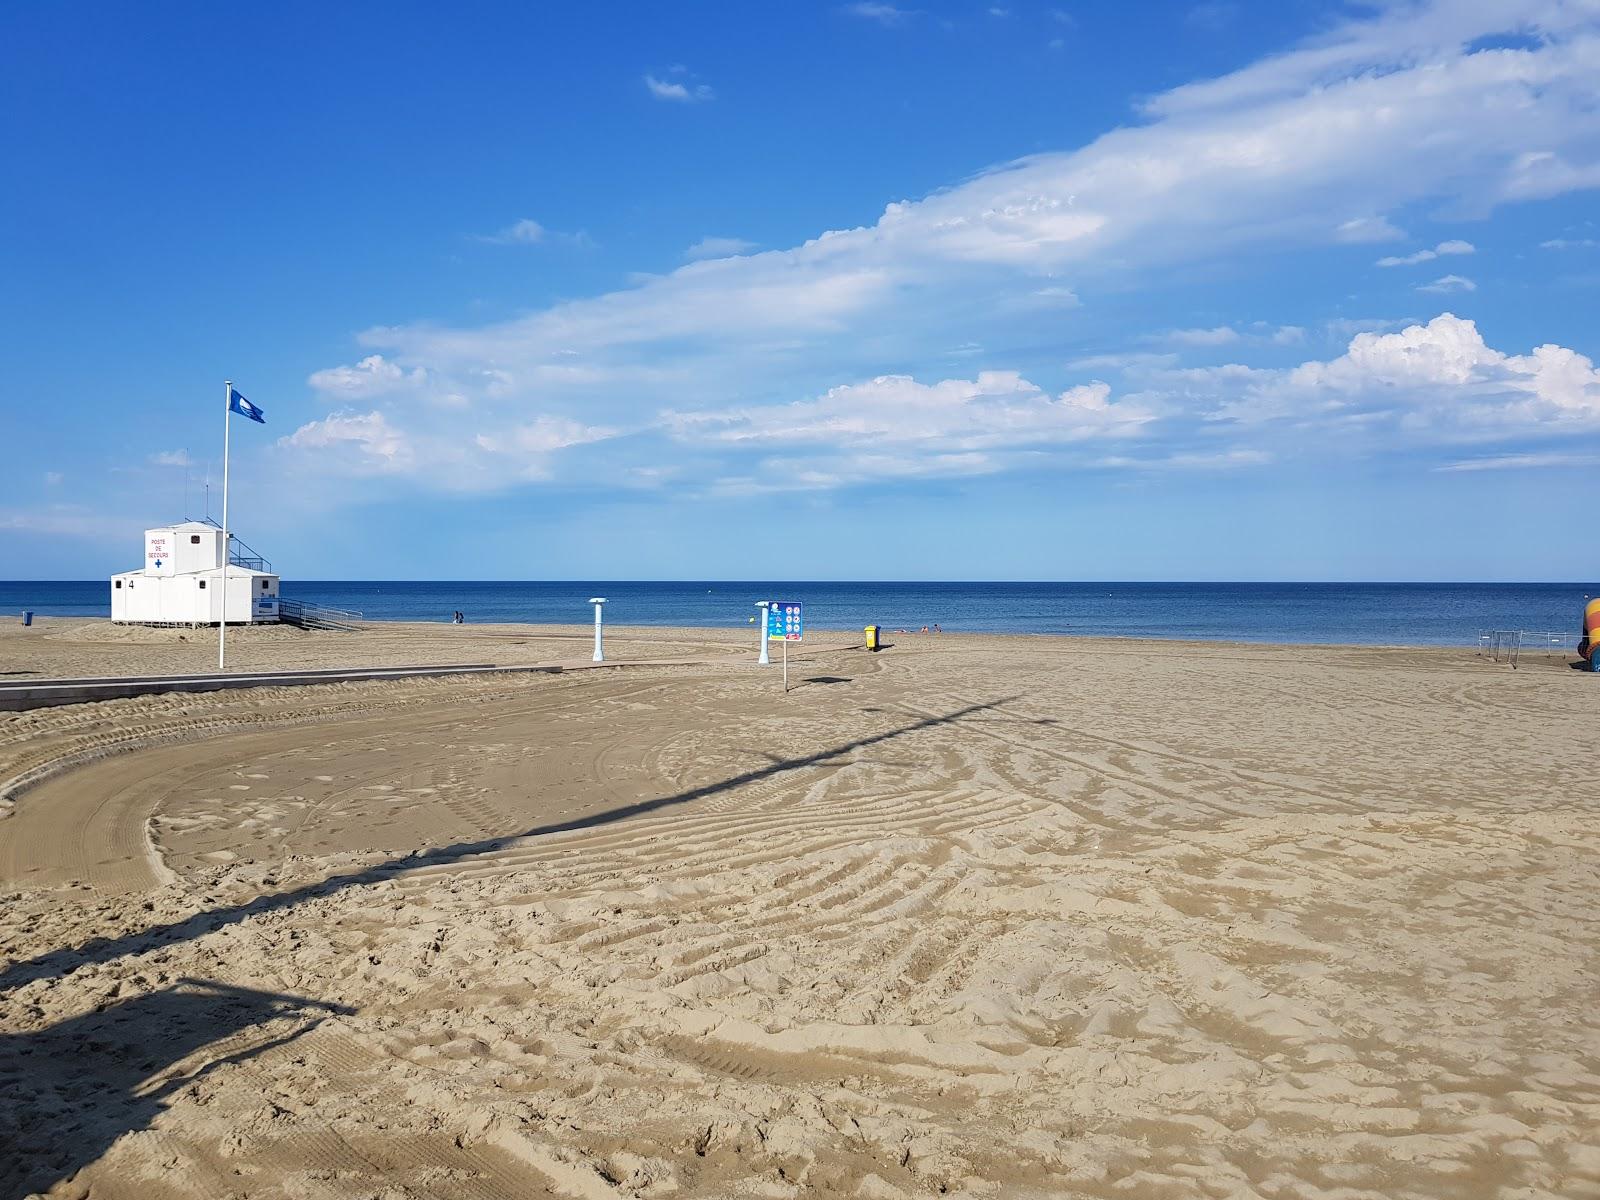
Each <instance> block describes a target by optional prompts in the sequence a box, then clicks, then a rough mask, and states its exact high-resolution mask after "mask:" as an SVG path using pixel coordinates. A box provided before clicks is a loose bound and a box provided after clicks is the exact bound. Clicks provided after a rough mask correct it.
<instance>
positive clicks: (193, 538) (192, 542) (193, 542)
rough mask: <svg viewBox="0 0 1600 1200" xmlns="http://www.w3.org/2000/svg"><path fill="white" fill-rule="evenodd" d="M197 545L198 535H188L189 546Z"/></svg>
mask: <svg viewBox="0 0 1600 1200" xmlns="http://www.w3.org/2000/svg"><path fill="white" fill-rule="evenodd" d="M199 544H200V535H199V534H198V533H191V534H190V535H189V545H191V546H198V545H199Z"/></svg>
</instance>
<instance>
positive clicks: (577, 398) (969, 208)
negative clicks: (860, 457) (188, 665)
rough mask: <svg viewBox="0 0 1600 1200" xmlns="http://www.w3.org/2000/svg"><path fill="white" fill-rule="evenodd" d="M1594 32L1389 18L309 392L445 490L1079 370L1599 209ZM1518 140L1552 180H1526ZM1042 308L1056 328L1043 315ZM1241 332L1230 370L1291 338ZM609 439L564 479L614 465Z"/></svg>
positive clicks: (1201, 385)
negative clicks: (375, 403)
mask: <svg viewBox="0 0 1600 1200" xmlns="http://www.w3.org/2000/svg"><path fill="white" fill-rule="evenodd" d="M886 7H887V6H886ZM893 11H894V12H895V13H900V14H903V13H904V12H905V10H901V9H894V10H893ZM855 15H856V16H862V17H869V16H870V19H873V20H884V19H888V18H887V15H886V14H881V13H880V14H868V13H867V12H864V11H856V12H855ZM1595 26H1596V22H1595V21H1594V20H1593V19H1592V18H1591V17H1587V16H1580V15H1579V14H1578V10H1577V9H1576V8H1573V7H1570V6H1569V7H1562V6H1556V5H1548V6H1547V5H1545V4H1543V3H1542V2H1541V0H1511V2H1510V3H1508V4H1506V5H1504V6H1502V7H1501V8H1499V9H1497V10H1496V11H1495V12H1494V13H1492V14H1490V13H1488V12H1487V10H1486V8H1485V7H1484V6H1478V5H1459V4H1438V5H1433V6H1425V5H1406V6H1396V7H1389V8H1384V9H1381V10H1378V13H1377V15H1376V16H1374V17H1373V18H1371V19H1363V20H1359V21H1352V22H1347V23H1345V24H1343V25H1339V26H1336V27H1333V28H1331V29H1330V30H1329V31H1327V32H1326V33H1324V34H1322V35H1320V36H1319V37H1317V38H1316V39H1314V40H1312V41H1310V42H1307V43H1306V44H1304V45H1302V46H1300V47H1298V48H1295V49H1291V50H1290V51H1288V52H1287V53H1283V54H1279V55H1275V56H1273V57H1271V58H1267V59H1263V60H1261V61H1259V62H1257V63H1255V64H1253V65H1251V66H1248V67H1245V68H1244V69H1242V70H1240V71H1237V72H1234V73H1233V74H1231V75H1228V76H1225V77H1222V78H1220V79H1214V80H1206V81H1201V82H1198V83H1195V84H1192V85H1188V86H1185V87H1182V88H1178V89H1176V90H1174V91H1172V92H1168V93H1166V94H1164V95H1162V96H1158V97H1155V98H1153V99H1152V100H1151V101H1149V102H1148V103H1147V104H1146V105H1145V106H1144V108H1143V110H1142V111H1143V118H1144V120H1143V123H1141V124H1135V125H1130V126H1128V127H1125V128H1119V129H1116V130H1114V131H1112V132H1110V133H1107V134H1106V135H1105V136H1103V137H1101V138H1098V139H1097V140H1095V141H1094V142H1092V143H1090V144H1089V145H1086V146H1083V147H1081V148H1079V149H1075V150H1070V151H1063V152H1050V153H1041V154H1036V155H1032V156H1029V157H1027V158H1023V159H1019V160H1017V161H1015V162H1011V163H1008V164H1004V165H1001V166H998V167H995V168H993V169H990V170H987V171H983V172H980V173H978V174H977V175H975V176H972V177H970V178H967V179H965V180H963V181H961V182H959V183H956V184H955V185H954V186H951V187H949V188H947V189H944V190H941V191H938V192H935V193H933V194H932V195H929V196H926V197H923V198H920V199H910V200H899V201H895V202H892V203H889V204H887V205H886V206H885V208H884V210H883V213H882V215H881V216H880V217H879V218H878V219H877V220H876V221H875V222H872V223H870V224H866V225H863V226H860V227H855V228H846V229H837V230H830V231H827V232H823V233H820V234H819V235H818V236H816V237H814V238H812V239H811V240H809V241H806V242H804V243H803V244H800V245H797V246H793V247H792V248H789V249H782V250H771V251H767V252H764V253H760V254H751V255H745V256H734V257H723V258H716V259H708V260H703V261H695V262H691V263H688V264H686V265H684V266H682V267H680V268H678V269H677V270H675V271H673V272H671V273H669V274H665V275H660V276H653V277H645V278H642V279H640V281H639V282H638V283H637V284H636V285H635V286H630V287H626V288H622V289H619V290H616V291H612V292H609V293H605V294H602V295H598V296H594V297H592V298H588V299H578V300H573V301H567V302H562V303H558V304H554V305H551V306H548V307H545V308H543V309H540V310H536V311H533V312H531V313H529V314H527V315H525V316H521V317H518V318H516V319H514V320H508V321H502V322H497V323H494V324H489V325H484V326H478V327H471V326H467V327H452V326H449V325H445V324H440V323H436V322H425V321H419V322H416V323H413V324H406V325H401V326H395V327H386V328H377V329H370V330H368V331H366V332H365V333H363V334H362V335H361V337H360V340H361V343H362V344H363V346H364V348H365V351H366V352H367V353H368V355H369V358H370V357H372V356H376V357H378V358H379V360H380V361H381V362H382V363H384V364H388V365H389V366H392V367H393V368H394V369H396V370H399V371H400V372H401V373H402V376H403V379H404V380H405V381H406V383H405V384H404V385H403V386H393V387H392V388H391V390H388V391H383V392H381V393H380V391H379V390H378V387H379V385H380V384H381V383H382V380H380V379H379V377H378V376H379V372H377V371H376V370H367V369H366V368H364V365H363V364H364V363H365V362H366V361H368V360H363V362H362V363H357V364H356V365H355V366H353V367H334V368H330V370H329V371H328V372H318V373H317V375H316V376H314V377H313V379H314V381H320V382H318V386H319V388H321V389H322V390H325V391H326V392H327V393H328V394H330V395H331V396H334V397H336V398H339V399H343V400H347V401H348V400H352V399H354V398H356V397H360V398H362V399H363V400H366V399H367V398H368V397H372V398H374V399H376V398H377V397H378V396H380V395H381V398H382V411H383V413H384V414H385V415H386V418H387V420H388V421H389V423H390V426H391V428H392V429H393V430H396V431H399V432H401V433H403V434H404V435H406V436H408V437H410V438H412V439H413V440H414V441H415V442H416V444H417V445H418V446H419V447H421V446H424V445H425V446H426V447H427V455H428V462H429V464H430V471H431V472H433V473H434V474H440V473H445V472H450V471H457V472H474V473H476V472H481V471H482V470H483V464H482V461H481V460H482V456H483V453H484V452H483V451H481V450H479V449H478V448H477V446H476V443H475V441H474V439H475V438H476V437H477V436H479V435H483V436H487V437H490V438H494V437H498V436H502V435H504V434H505V433H506V432H507V431H508V430H511V429H513V428H515V427H517V426H519V425H522V424H525V423H526V422H527V421H528V420H529V419H530V414H535V415H541V414H542V415H547V416H551V417H563V418H566V419H570V420H573V421H577V422H578V423H580V424H581V425H584V426H587V427H595V428H605V429H632V430H638V429H642V428H646V427H648V425H649V423H650V422H651V420H653V419H654V417H655V414H657V413H659V412H662V411H674V412H691V411H692V412H694V413H700V414H709V413H714V412H717V411H725V412H743V411H746V410H747V409H748V408H749V398H750V397H763V398H777V399H782V398H785V397H793V396H806V395H811V396H815V395H818V394H820V393H822V392H824V391H825V390H826V389H827V387H828V385H829V384H830V383H831V382H834V381H837V380H841V379H871V378H873V377H874V376H877V375H880V374H882V373H883V372H884V371H885V369H886V368H890V367H893V368H895V369H898V370H904V369H906V368H905V364H909V365H911V366H912V367H913V368H915V369H917V370H918V371H919V372H921V373H922V374H924V375H926V373H927V366H926V364H928V363H931V362H938V361H941V360H944V359H945V357H946V356H947V354H948V352H949V349H950V347H952V346H955V347H961V346H966V345H976V346H984V347H1001V346H1019V345H1032V346H1036V347H1040V348H1041V353H1042V354H1046V355H1047V354H1048V353H1049V351H1048V349H1047V348H1048V347H1050V346H1052V345H1063V344H1065V345H1073V344H1078V343H1077V341H1076V339H1075V336H1074V334H1073V330H1074V328H1075V326H1074V324H1072V323H1071V322H1072V320H1073V318H1074V312H1075V311H1076V310H1072V309H1069V308H1067V307H1065V304H1070V303H1071V300H1070V299H1068V298H1071V297H1079V296H1082V297H1088V298H1090V299H1091V301H1092V299H1093V297H1096V296H1101V295H1105V294H1106V293H1107V292H1108V291H1109V290H1112V289H1116V290H1120V291H1124V292H1125V291H1127V290H1129V289H1135V288H1138V287H1144V286H1149V285H1150V284H1151V282H1152V280H1153V279H1155V278H1159V276H1160V275H1161V274H1162V273H1163V272H1166V271H1168V270H1171V269H1173V268H1175V267H1178V266H1181V265H1183V264H1186V263H1191V262H1215V261H1230V262H1231V261H1239V260H1240V256H1243V255H1247V254H1264V253H1271V254H1273V255H1275V256H1278V258H1279V259H1280V260H1281V261H1285V262H1288V261H1292V260H1290V259H1289V257H1288V256H1290V255H1292V254H1293V252H1294V251H1296V250H1299V249H1303V248H1308V247H1318V246H1327V245H1330V244H1334V243H1340V242H1345V243H1358V244H1366V243H1374V242H1379V241H1384V240H1394V239H1397V238H1400V237H1403V236H1404V235H1403V234H1402V232H1401V231H1400V230H1399V229H1398V228H1397V227H1396V225H1395V224H1394V220H1395V219H1396V217H1397V215H1398V214H1400V213H1403V212H1407V213H1408V212H1412V211H1419V210H1438V209H1440V208H1441V206H1445V207H1447V208H1448V210H1449V211H1448V213H1447V214H1446V215H1449V216H1452V217H1457V218H1471V217H1473V216H1481V215H1483V214H1485V213H1487V212H1489V211H1491V210H1492V209H1493V208H1494V207H1495V206H1496V205H1499V204H1502V203H1504V202H1506V201H1508V200H1511V199H1516V198H1519V197H1522V196H1525V195H1527V194H1529V190H1528V189H1529V188H1530V187H1531V186H1532V185H1533V184H1534V183H1538V185H1539V186H1542V187H1546V188H1561V187H1578V186H1587V183H1586V180H1587V174H1586V169H1585V168H1584V167H1583V165H1582V164H1584V163H1587V162H1589V161H1592V160H1593V159H1594V155H1595V149H1596V146H1595V136H1596V135H1595V123H1594V118H1593V112H1594V111H1595V108H1596V107H1597V106H1600V69H1597V68H1600V36H1597V33H1600V30H1597V29H1596V27H1595ZM1502 30H1507V31H1514V32H1522V33H1525V34H1527V35H1528V36H1527V39H1526V41H1525V43H1519V44H1520V45H1521V48H1516V49H1505V48H1491V49H1482V48H1477V49H1475V48H1474V45H1475V44H1476V43H1477V42H1478V40H1479V39H1482V38H1484V37H1486V36H1487V35H1491V34H1493V33H1495V32H1497V31H1502ZM663 78H664V80H665V82H667V83H676V82H678V77H677V75H675V74H669V75H667V76H665V77H663ZM678 86H685V87H686V86H687V83H686V82H682V83H678ZM1530 130H1534V131H1537V136H1538V139H1539V141H1538V145H1539V146H1540V147H1542V149H1541V151H1540V153H1545V152H1548V153H1549V154H1550V155H1553V156H1554V158H1553V159H1534V160H1530V159H1529V157H1528V145H1529V137H1530ZM1552 162H1554V163H1566V164H1575V165H1572V166H1571V169H1570V170H1565V171H1561V170H1557V169H1556V168H1555V167H1553V166H1551V165H1550V164H1551V163H1552ZM1434 253H1435V254H1436V255H1437V254H1438V253H1439V251H1438V249H1437V248H1436V249H1435V250H1434ZM1444 278H1445V279H1446V280H1449V279H1450V277H1449V276H1446V277H1444ZM1458 278H1459V277H1458ZM1450 286H1460V285H1455V284H1452V285H1450ZM1046 292H1049V293H1051V298H1052V302H1051V303H1041V302H1040V301H1041V299H1044V298H1046V297H1045V293H1046ZM1058 300H1059V301H1065V304H1064V303H1062V302H1057V301H1058ZM1088 328H1093V326H1088ZM1217 328H1224V327H1223V326H1218V327H1217ZM1227 328H1232V329H1233V330H1234V331H1235V332H1236V333H1237V334H1239V335H1240V341H1239V342H1238V345H1240V346H1246V345H1260V344H1263V343H1264V342H1267V341H1278V342H1279V344H1281V345H1289V344H1293V341H1294V339H1295V338H1296V337H1297V336H1300V337H1303V336H1304V335H1303V333H1301V334H1298V335H1297V334H1295V333H1292V332H1288V330H1290V329H1292V328H1293V327H1287V326H1286V327H1271V330H1257V329H1256V328H1255V327H1254V326H1253V325H1239V324H1233V325H1230V326H1227ZM1279 328H1281V329H1282V330H1283V332H1282V333H1278V332H1274V331H1273V330H1277V329H1279ZM1280 338H1281V341H1280V340H1279V339H1280ZM1109 349H1116V347H1110V348H1109ZM989 359H990V361H992V359H993V354H992V352H991V353H990V354H989ZM985 365H990V362H989V361H986V362H985ZM993 365H996V366H1012V365H1017V364H1015V363H1007V362H1005V361H1003V360H1001V361H999V362H995V363H993ZM1030 369H1032V368H1030ZM1034 373H1035V374H1037V371H1034ZM383 374H384V375H385V376H386V377H388V378H389V379H390V381H391V383H392V382H393V379H392V375H391V374H390V373H389V372H388V371H387V370H385V371H384V372H383ZM366 376H371V377H372V379H371V381H370V382H369V380H368V379H367V378H366ZM412 381H415V382H414V383H413V382H412ZM1062 382H1069V381H1062ZM327 385H331V386H327ZM340 386H345V387H347V388H348V389H349V390H348V391H346V392H341V391H339V387H340ZM1172 386H1173V387H1174V388H1177V389H1179V390H1180V392H1181V394H1182V396H1183V397H1184V399H1185V402H1191V401H1192V402H1199V401H1200V400H1201V399H1203V397H1201V396H1200V395H1199V393H1200V391H1202V390H1203V389H1206V388H1215V389H1222V390H1220V391H1218V392H1217V395H1218V397H1219V399H1218V402H1219V403H1221V402H1222V401H1223V400H1224V399H1231V400H1233V401H1240V400H1243V399H1246V398H1249V397H1247V395H1246V394H1245V393H1247V392H1248V391H1249V389H1250V388H1252V387H1255V386H1257V384H1256V383H1254V382H1252V381H1250V380H1247V379H1233V380H1225V379H1222V378H1221V377H1217V378H1215V379H1211V380H1205V379H1200V378H1192V379H1187V380H1174V381H1172ZM366 388H370V389H372V390H370V391H368V390H363V389H366ZM1227 389H1232V390H1231V391H1227ZM443 396H452V397H456V398H458V400H459V401H464V402H465V404H466V406H465V407H463V408H459V409H458V410H457V411H458V413H461V412H470V413H471V414H472V416H473V419H472V420H471V421H466V420H459V419H458V420H455V421H453V422H452V421H442V420H439V419H438V416H439V414H438V411H437V410H438V406H439V403H441V401H439V400H438V399H437V397H443ZM1122 403H1123V402H1119V403H1118V404H1117V405H1114V406H1113V407H1117V408H1121V407H1122ZM780 407H781V405H780ZM735 424H737V422H735ZM622 440H623V439H613V440H608V441H607V442H604V443H600V444H599V445H598V446H597V447H596V449H595V450H593V451H581V450H579V449H578V448H576V447H574V448H572V449H571V450H569V451H567V452H564V453H562V454H560V455H559V457H560V458H561V459H562V461H567V459H568V458H569V456H576V458H574V461H583V460H584V459H585V457H586V456H587V455H588V454H590V453H604V454H618V455H620V454H621V453H622V447H621V442H622ZM629 444H632V443H631V439H630V440H629ZM718 444H731V443H718ZM1197 452H1198V451H1197ZM1207 452H1209V448H1207ZM418 461H419V462H420V461H421V458H420V451H419V458H418ZM946 466H947V467H948V468H949V469H955V468H954V467H953V466H951V465H950V464H948V463H947V464H946ZM707 469H708V470H709V469H718V468H716V467H715V466H713V467H708V468H707ZM491 474H492V473H491ZM463 486H465V484H463Z"/></svg>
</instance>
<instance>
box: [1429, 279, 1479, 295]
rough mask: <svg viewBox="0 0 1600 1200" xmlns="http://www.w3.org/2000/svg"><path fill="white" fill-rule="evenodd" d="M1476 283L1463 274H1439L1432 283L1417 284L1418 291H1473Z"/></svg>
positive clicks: (1476, 288) (1476, 286)
mask: <svg viewBox="0 0 1600 1200" xmlns="http://www.w3.org/2000/svg"><path fill="white" fill-rule="evenodd" d="M1477 290H1478V285H1477V284H1475V283H1473V282H1472V280H1470V279H1468V278H1467V277H1466V276H1464V275H1441V276H1439V278H1437V279H1435V280H1434V281H1433V282H1432V283H1421V284H1418V285H1417V291H1419V292H1475V291H1477Z"/></svg>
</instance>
